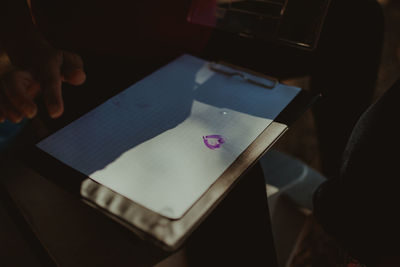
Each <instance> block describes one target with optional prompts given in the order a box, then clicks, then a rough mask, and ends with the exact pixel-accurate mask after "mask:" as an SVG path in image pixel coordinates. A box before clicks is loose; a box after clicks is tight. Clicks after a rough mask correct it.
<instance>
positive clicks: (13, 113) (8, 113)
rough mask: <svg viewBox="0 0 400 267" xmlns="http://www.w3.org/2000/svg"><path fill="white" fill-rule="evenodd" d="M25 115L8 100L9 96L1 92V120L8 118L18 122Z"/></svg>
mask: <svg viewBox="0 0 400 267" xmlns="http://www.w3.org/2000/svg"><path fill="white" fill-rule="evenodd" d="M22 118H23V115H22V114H21V113H20V112H18V111H17V110H16V109H15V107H14V106H13V105H12V104H11V103H10V102H9V101H7V96H5V95H4V93H3V92H0V122H4V120H5V119H8V120H10V121H12V122H15V123H18V122H20V121H21V120H22Z"/></svg>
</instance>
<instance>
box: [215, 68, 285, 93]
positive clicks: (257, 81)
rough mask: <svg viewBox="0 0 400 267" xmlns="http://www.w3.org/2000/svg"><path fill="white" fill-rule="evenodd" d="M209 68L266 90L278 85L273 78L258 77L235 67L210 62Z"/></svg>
mask: <svg viewBox="0 0 400 267" xmlns="http://www.w3.org/2000/svg"><path fill="white" fill-rule="evenodd" d="M209 68H210V70H212V71H215V72H218V73H221V74H224V75H227V76H230V77H234V76H239V77H240V78H242V79H243V80H244V81H245V82H248V83H251V84H254V85H257V86H261V87H264V88H266V89H274V88H275V86H276V85H278V84H279V81H278V80H277V79H275V78H272V77H265V75H263V76H264V77H261V76H259V75H255V74H250V73H248V72H245V71H244V70H243V71H242V70H240V69H239V68H237V67H233V66H228V65H226V64H219V63H215V62H211V63H210V64H209Z"/></svg>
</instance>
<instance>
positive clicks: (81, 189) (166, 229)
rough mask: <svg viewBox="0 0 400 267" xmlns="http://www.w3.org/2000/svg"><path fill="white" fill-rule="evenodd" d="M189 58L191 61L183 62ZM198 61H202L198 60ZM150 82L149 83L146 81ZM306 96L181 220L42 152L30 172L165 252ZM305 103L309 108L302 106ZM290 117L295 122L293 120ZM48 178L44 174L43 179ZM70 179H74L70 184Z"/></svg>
mask: <svg viewBox="0 0 400 267" xmlns="http://www.w3.org/2000/svg"><path fill="white" fill-rule="evenodd" d="M186 57H189V58H192V57H191V56H187V55H186ZM197 60H200V59H197ZM201 61H202V60H201ZM202 62H204V63H205V66H207V68H208V69H209V70H211V71H212V72H214V73H216V74H217V75H222V76H226V77H227V78H229V79H234V80H235V81H236V82H240V83H247V84H251V85H252V86H257V87H260V88H262V90H274V88H276V87H277V85H278V84H279V82H278V81H277V80H275V79H272V78H271V77H266V76H265V75H260V74H257V73H254V72H251V71H247V72H246V71H244V70H243V69H241V68H237V67H234V66H230V65H228V64H220V63H218V64H217V63H212V62H206V61H202ZM145 79H148V78H145ZM312 98H313V97H311V96H310V95H309V94H307V93H305V92H304V91H300V90H298V93H297V94H296V97H294V98H293V99H291V103H290V105H288V106H286V107H284V108H282V110H280V111H281V112H279V115H278V116H277V117H276V118H274V121H272V122H271V123H270V124H269V125H268V127H266V128H265V129H263V131H262V132H261V133H260V134H259V135H258V136H257V138H256V139H255V140H254V142H252V143H251V144H250V146H248V147H247V148H246V149H245V150H244V151H243V153H241V154H240V155H239V156H238V157H237V158H236V159H235V160H234V162H233V163H232V164H231V165H230V166H229V167H228V168H227V169H226V170H225V171H224V172H223V173H222V174H221V175H220V176H219V177H218V178H217V179H216V181H215V182H214V183H212V184H211V186H210V187H209V188H208V189H207V190H206V191H205V192H204V193H203V194H202V195H201V196H200V197H199V198H198V199H197V200H196V202H195V203H194V204H193V205H191V206H190V208H189V209H188V210H187V211H185V212H184V214H183V215H182V216H180V217H179V218H168V217H167V216H165V214H164V215H163V214H160V213H158V212H154V210H151V209H149V208H146V207H144V206H143V205H141V204H138V203H136V202H135V201H132V199H129V198H128V197H126V196H124V195H121V194H119V193H117V192H116V191H115V190H112V189H110V188H109V187H107V186H104V185H103V184H101V183H99V182H97V181H95V180H93V179H90V178H88V177H87V175H84V174H82V173H81V172H79V171H77V170H75V169H74V168H71V167H69V166H66V164H64V163H63V162H61V161H60V160H58V159H56V158H55V157H53V156H51V155H49V154H48V153H45V152H44V151H42V150H40V149H38V148H37V147H36V148H33V150H34V153H35V154H36V157H35V158H34V159H35V160H34V161H33V162H32V161H31V163H33V166H34V168H35V169H39V170H40V172H41V173H43V174H44V176H46V177H49V176H53V177H55V179H54V180H55V182H57V183H58V184H61V185H62V186H63V187H64V188H66V189H69V190H70V191H71V192H73V193H75V194H78V195H79V196H80V197H81V198H82V199H83V201H85V202H86V203H87V204H88V205H90V206H92V207H94V208H95V209H97V210H98V211H99V212H101V213H103V214H104V215H106V216H108V217H110V218H111V219H112V220H114V221H116V222H117V223H118V224H120V225H122V226H123V227H125V228H127V229H129V230H130V231H132V232H134V233H135V234H136V235H138V236H140V237H142V238H143V239H144V240H149V241H151V242H152V243H155V244H157V245H158V246H160V247H161V248H163V249H165V250H167V251H173V250H175V249H177V248H179V247H180V245H181V244H182V243H183V242H184V241H185V239H186V238H187V237H188V236H189V235H190V233H191V232H192V231H193V230H194V229H196V227H197V226H198V225H199V224H200V223H201V222H202V221H203V220H204V219H205V218H206V217H207V215H208V214H210V213H211V212H212V210H213V209H214V208H215V207H216V206H217V205H218V203H219V202H220V201H221V200H222V199H223V198H224V197H225V196H226V195H227V194H228V193H229V191H230V190H231V189H232V188H233V187H234V185H235V184H236V183H237V182H238V181H239V180H240V177H241V176H242V175H243V174H244V173H245V172H246V170H248V169H249V168H250V167H251V166H252V165H253V164H254V163H255V162H256V161H257V159H258V158H259V157H261V156H262V155H263V154H264V153H265V152H266V151H267V150H268V149H269V148H270V147H271V146H272V145H273V144H274V143H275V142H276V140H278V139H279V137H280V136H281V135H282V134H283V133H284V132H285V131H286V130H287V129H288V125H289V124H290V122H291V121H294V120H295V119H296V118H295V116H297V115H299V114H301V113H302V111H303V110H305V109H306V108H307V107H308V106H309V104H311V102H312V101H310V99H312ZM305 103H307V105H305ZM293 116H294V117H293ZM49 162H51V164H52V165H53V166H54V168H52V169H53V170H54V169H58V170H62V171H61V172H58V173H57V176H54V173H51V170H49V168H47V167H46V165H47V164H48V163H49ZM46 172H48V173H47V174H46ZM71 177H75V178H74V179H71Z"/></svg>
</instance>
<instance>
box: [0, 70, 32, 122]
mask: <svg viewBox="0 0 400 267" xmlns="http://www.w3.org/2000/svg"><path fill="white" fill-rule="evenodd" d="M33 83H34V79H33V77H32V76H31V74H30V73H29V72H26V71H13V72H12V73H10V74H9V75H7V77H6V79H5V80H4V81H3V86H2V87H3V92H4V94H5V96H6V98H7V100H8V101H7V102H9V104H7V105H12V106H13V108H14V110H16V111H17V112H18V113H19V114H21V115H23V116H25V117H28V118H33V117H34V116H35V115H36V113H37V107H36V104H35V102H34V101H33V100H34V98H32V97H30V96H29V94H28V88H30V87H31V86H32V84H33Z"/></svg>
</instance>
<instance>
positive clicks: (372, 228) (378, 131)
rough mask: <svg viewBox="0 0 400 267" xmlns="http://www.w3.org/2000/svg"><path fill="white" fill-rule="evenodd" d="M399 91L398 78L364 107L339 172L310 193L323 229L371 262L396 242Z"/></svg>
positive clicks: (399, 177)
mask: <svg viewBox="0 0 400 267" xmlns="http://www.w3.org/2000/svg"><path fill="white" fill-rule="evenodd" d="M399 92H400V80H399V81H397V82H396V83H395V84H394V85H393V86H392V87H391V88H390V89H389V90H388V91H387V92H386V93H385V94H384V95H383V96H382V97H381V98H380V99H379V100H378V101H377V102H376V103H374V104H373V105H372V106H371V107H370V108H369V109H367V110H366V111H365V112H364V114H363V115H362V116H361V117H360V119H359V121H358V122H357V124H356V126H355V128H354V129H353V132H352V135H351V137H350V139H349V142H348V144H347V147H346V150H345V153H344V157H343V164H342V169H341V174H340V176H339V177H337V178H335V179H331V180H328V181H327V182H325V183H324V184H322V185H321V186H320V187H319V188H318V189H317V191H316V192H315V194H314V216H315V217H316V219H317V220H318V221H319V222H320V224H321V225H322V226H323V227H324V229H325V230H326V232H328V233H329V234H330V235H332V236H333V237H334V238H335V239H337V240H338V241H339V242H341V243H342V245H343V246H345V247H347V248H348V249H349V250H350V252H351V253H352V254H353V255H354V256H357V257H359V258H360V259H364V260H365V261H370V262H371V261H375V260H378V258H379V257H380V256H381V255H383V254H386V253H390V251H391V250H393V251H396V249H397V250H398V249H399V247H400V246H399V244H397V243H399V242H398V240H400V239H399V238H400V235H399V228H400V220H399V219H398V217H400V216H399V215H398V214H397V212H398V211H399V210H400V194H399V188H400V187H399V185H400V183H399V181H400V174H399V167H400V157H399V156H398V154H399V148H400V145H399V139H400V133H399V126H398V125H397V123H398V122H399V117H398V116H399V115H400V95H399ZM344 97H345V96H344ZM338 108H339V107H338ZM334 123H337V127H340V122H334ZM332 138H335V137H334V136H332Z"/></svg>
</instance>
